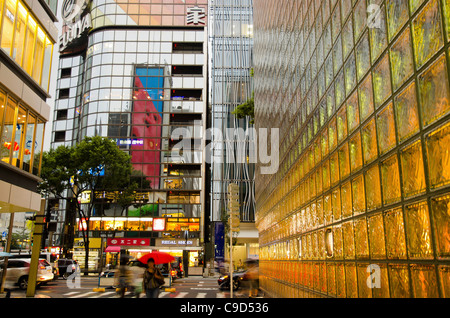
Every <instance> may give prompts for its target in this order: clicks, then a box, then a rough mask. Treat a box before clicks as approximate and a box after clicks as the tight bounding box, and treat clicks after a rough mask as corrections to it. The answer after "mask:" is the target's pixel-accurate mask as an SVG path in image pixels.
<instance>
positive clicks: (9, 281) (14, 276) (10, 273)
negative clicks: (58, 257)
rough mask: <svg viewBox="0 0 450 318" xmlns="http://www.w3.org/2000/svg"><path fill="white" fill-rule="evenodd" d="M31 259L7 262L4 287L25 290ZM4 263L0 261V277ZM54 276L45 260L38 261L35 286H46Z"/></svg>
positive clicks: (15, 259) (16, 259)
mask: <svg viewBox="0 0 450 318" xmlns="http://www.w3.org/2000/svg"><path fill="white" fill-rule="evenodd" d="M30 263H31V259H29V258H13V259H10V260H8V268H7V271H6V280H5V286H6V287H8V289H10V288H13V287H14V286H19V288H20V289H22V290H25V289H27V286H28V274H29V272H30ZM3 265H4V261H3V260H2V261H0V277H2V276H3ZM53 278H54V274H53V269H52V266H51V265H50V263H49V262H47V260H45V259H42V258H41V259H39V264H38V271H37V277H36V283H37V286H40V285H43V284H46V283H47V282H49V281H51V280H53Z"/></svg>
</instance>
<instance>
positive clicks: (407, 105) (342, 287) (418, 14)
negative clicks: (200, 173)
mask: <svg viewBox="0 0 450 318" xmlns="http://www.w3.org/2000/svg"><path fill="white" fill-rule="evenodd" d="M449 6H450V1H448V0H384V1H381V0H378V1H375V0H305V1H289V0H283V1H278V0H277V1H275V0H260V1H255V2H254V22H255V26H254V61H255V71H254V73H255V112H256V117H255V124H256V126H257V128H279V132H280V144H279V151H280V165H279V169H278V172H277V173H275V174H271V175H262V174H259V172H260V169H258V168H257V169H256V182H255V185H256V189H255V191H256V200H257V215H256V222H257V227H258V230H259V232H260V283H261V287H262V288H263V289H264V290H265V291H267V292H268V293H269V294H271V295H272V296H275V297H361V298H365V297H392V298H397V297H447V298H448V297H450V262H449V260H450V236H449V227H450V187H449V186H450V114H449V110H450V103H449V98H450V87H449V53H450V52H449V40H450V34H449V31H450V7H449ZM274 12H277V14H274Z"/></svg>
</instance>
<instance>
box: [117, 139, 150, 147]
mask: <svg viewBox="0 0 450 318" xmlns="http://www.w3.org/2000/svg"><path fill="white" fill-rule="evenodd" d="M117 145H118V146H143V145H144V139H129V138H128V139H118V140H117Z"/></svg>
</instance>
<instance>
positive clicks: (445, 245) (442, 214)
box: [431, 195, 450, 260]
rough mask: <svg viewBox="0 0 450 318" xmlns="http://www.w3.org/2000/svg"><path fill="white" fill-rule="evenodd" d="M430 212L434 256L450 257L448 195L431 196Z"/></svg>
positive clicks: (449, 200) (449, 201)
mask: <svg viewBox="0 0 450 318" xmlns="http://www.w3.org/2000/svg"><path fill="white" fill-rule="evenodd" d="M431 214H432V217H433V232H434V237H435V242H436V256H437V258H438V259H447V260H448V259H450V236H449V233H450V196H449V195H445V196H440V197H434V198H432V199H431Z"/></svg>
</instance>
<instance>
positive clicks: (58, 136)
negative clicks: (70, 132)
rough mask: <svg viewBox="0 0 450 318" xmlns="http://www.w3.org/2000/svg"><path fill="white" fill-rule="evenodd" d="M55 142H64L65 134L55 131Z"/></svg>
mask: <svg viewBox="0 0 450 318" xmlns="http://www.w3.org/2000/svg"><path fill="white" fill-rule="evenodd" d="M54 140H55V142H61V141H66V132H65V131H55V139H54Z"/></svg>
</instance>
